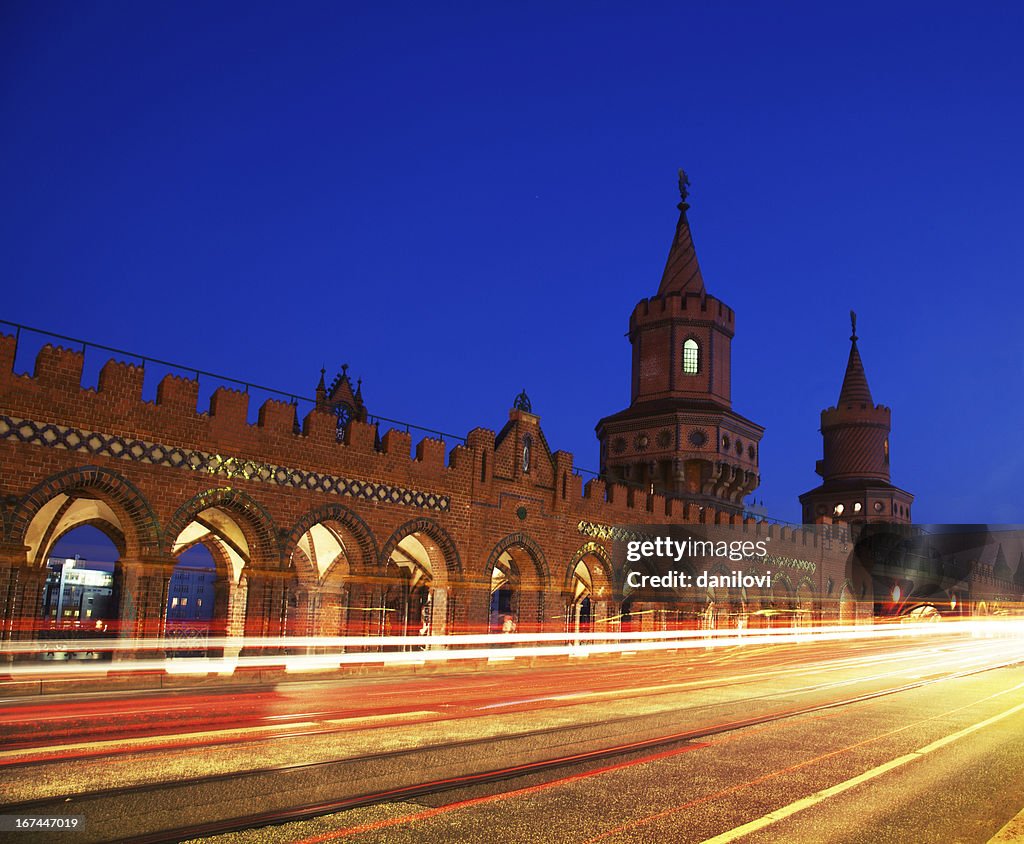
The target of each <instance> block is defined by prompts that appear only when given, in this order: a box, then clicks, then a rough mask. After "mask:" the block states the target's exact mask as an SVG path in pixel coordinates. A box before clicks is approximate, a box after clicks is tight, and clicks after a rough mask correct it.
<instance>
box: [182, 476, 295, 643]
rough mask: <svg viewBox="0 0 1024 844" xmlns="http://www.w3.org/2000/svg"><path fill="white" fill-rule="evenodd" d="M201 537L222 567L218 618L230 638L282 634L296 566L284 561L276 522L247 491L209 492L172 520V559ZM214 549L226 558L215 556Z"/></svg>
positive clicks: (224, 489) (222, 489) (221, 489)
mask: <svg viewBox="0 0 1024 844" xmlns="http://www.w3.org/2000/svg"><path fill="white" fill-rule="evenodd" d="M199 537H201V538H202V540H203V542H204V544H206V545H207V547H208V548H210V549H211V554H212V556H213V558H214V561H215V562H217V563H218V586H217V595H218V598H217V615H218V616H221V617H222V618H223V620H224V624H225V628H226V632H227V635H228V636H229V637H231V636H241V635H243V634H244V635H245V636H247V637H253V636H256V637H265V636H280V635H282V634H283V633H284V632H285V620H286V616H287V605H288V601H289V594H290V592H291V591H292V589H293V586H294V584H293V580H294V572H292V571H291V570H290V568H289V562H290V561H287V560H284V559H282V555H281V545H280V542H279V540H278V531H277V526H276V524H275V523H274V519H273V517H272V516H271V515H270V514H269V513H268V512H267V511H266V509H264V507H263V506H262V505H261V504H260V503H259V502H257V501H256V500H255V499H253V498H252V497H251V496H250V495H248V494H247V493H245V492H243V491H242V490H239V489H235V488H233V487H215V488H211V489H207V490H204V491H203V492H200V493H198V494H196V495H194V496H192V498H190V499H189V500H188V501H186V502H185V503H184V504H182V505H181V506H180V507H178V509H177V510H176V511H175V513H174V515H173V516H172V517H171V519H170V521H169V522H168V524H167V528H166V530H165V541H166V543H167V549H166V553H167V555H168V556H169V557H177V556H178V555H179V554H180V553H181V551H182V550H183V549H184V548H187V547H188V546H189V545H191V544H194V542H195V540H196V538H199ZM214 545H215V546H217V547H219V550H220V552H222V553H214V551H213V549H212V546H214ZM223 559H227V560H228V561H229V563H230V565H229V566H228V570H227V571H224V570H223V567H222V566H221V565H220V563H221V561H222V560H223Z"/></svg>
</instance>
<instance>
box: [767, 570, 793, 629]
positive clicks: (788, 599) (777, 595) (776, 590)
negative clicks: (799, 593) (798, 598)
mask: <svg viewBox="0 0 1024 844" xmlns="http://www.w3.org/2000/svg"><path fill="white" fill-rule="evenodd" d="M795 612H796V608H795V606H794V601H793V590H792V587H791V586H790V583H789V581H788V580H787V579H786V578H785V577H777V578H775V579H774V580H773V581H772V591H771V608H770V609H769V610H768V617H769V624H768V626H769V627H792V626H793V624H794V615H795Z"/></svg>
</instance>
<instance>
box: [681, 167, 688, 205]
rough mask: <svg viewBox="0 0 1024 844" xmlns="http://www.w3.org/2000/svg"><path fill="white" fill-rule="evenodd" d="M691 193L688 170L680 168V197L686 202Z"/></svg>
mask: <svg viewBox="0 0 1024 844" xmlns="http://www.w3.org/2000/svg"><path fill="white" fill-rule="evenodd" d="M689 195H690V177H689V176H687V175H686V171H685V170H684V169H683V168H682V167H680V168H679V198H680V199H681V200H682V201H683V202H686V197H688V196H689Z"/></svg>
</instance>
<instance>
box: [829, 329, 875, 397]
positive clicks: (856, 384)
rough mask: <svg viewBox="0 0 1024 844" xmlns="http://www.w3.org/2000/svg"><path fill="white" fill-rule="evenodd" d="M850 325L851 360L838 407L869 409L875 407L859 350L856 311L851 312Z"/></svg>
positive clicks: (847, 363) (840, 392)
mask: <svg viewBox="0 0 1024 844" xmlns="http://www.w3.org/2000/svg"><path fill="white" fill-rule="evenodd" d="M850 325H851V326H852V327H853V333H852V334H851V335H850V359H849V360H848V361H847V362H846V375H844V376H843V388H842V390H840V391H839V403H838V404H837V405H836V406H837V407H846V406H847V405H851V404H866V405H867V406H868V407H874V406H875V403H874V402H873V401H872V400H871V388H870V387H868V377H867V375H865V374H864V364H863V363H862V362H861V359H860V352H859V351H858V350H857V314H856V313H855V312H854V311H850Z"/></svg>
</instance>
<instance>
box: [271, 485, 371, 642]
mask: <svg viewBox="0 0 1024 844" xmlns="http://www.w3.org/2000/svg"><path fill="white" fill-rule="evenodd" d="M283 553H284V555H285V557H286V559H288V560H290V561H291V568H292V570H293V571H294V572H295V575H296V583H295V588H294V589H293V590H292V593H291V595H290V597H289V603H288V619H287V623H286V627H287V630H288V634H289V635H294V636H337V635H344V634H346V633H350V632H352V633H355V632H358V633H365V632H367V631H366V629H365V627H366V625H365V621H366V619H365V617H364V610H365V607H361V606H360V607H356V608H355V609H354V610H353V609H352V600H353V597H354V596H355V597H358V596H359V595H360V594H361V590H363V588H364V587H366V586H367V585H369V586H372V585H373V584H374V583H376V582H377V580H378V579H379V570H378V564H379V558H380V552H379V550H378V547H377V540H376V538H375V537H374V535H373V531H372V530H371V529H370V527H369V526H368V525H367V524H366V522H364V521H363V520H362V519H361V518H360V517H359V516H358V515H357V514H356V513H354V512H353V511H352V510H350V509H348V508H347V507H345V506H343V505H341V504H336V503H330V504H324V505H321V506H319V507H315V508H314V509H312V510H309V511H308V512H306V513H304V514H303V515H302V516H301V517H300V518H299V520H298V521H297V522H296V523H295V526H294V527H293V529H292V531H291V532H290V533H289V534H288V537H287V539H286V540H285V543H284V546H283ZM353 616H355V618H353Z"/></svg>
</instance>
